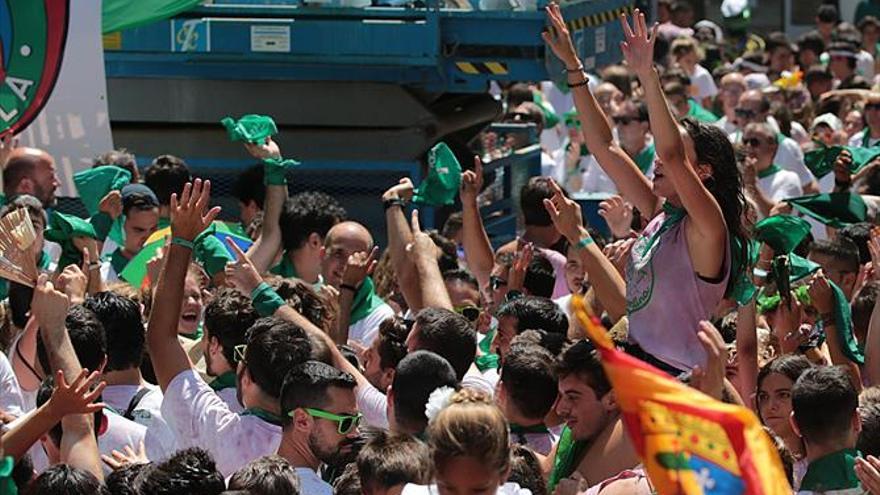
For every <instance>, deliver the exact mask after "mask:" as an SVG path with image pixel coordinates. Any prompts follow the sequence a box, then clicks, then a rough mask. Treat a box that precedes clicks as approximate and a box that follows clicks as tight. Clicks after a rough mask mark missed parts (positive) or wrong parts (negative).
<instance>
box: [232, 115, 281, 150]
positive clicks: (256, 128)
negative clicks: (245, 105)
mask: <svg viewBox="0 0 880 495" xmlns="http://www.w3.org/2000/svg"><path fill="white" fill-rule="evenodd" d="M220 123H221V124H223V127H225V128H226V133H227V134H228V135H229V140H230V141H244V142H246V143H253V144H263V143H265V142H266V138H268V137H272V136H274V135H275V134H278V127H276V126H275V121H274V120H272V117H268V116H266V115H256V114H248V115H243V116H242V117H241V118H240V119H238V120H235V119H233V118H232V117H224V118H223V120H221V121H220Z"/></svg>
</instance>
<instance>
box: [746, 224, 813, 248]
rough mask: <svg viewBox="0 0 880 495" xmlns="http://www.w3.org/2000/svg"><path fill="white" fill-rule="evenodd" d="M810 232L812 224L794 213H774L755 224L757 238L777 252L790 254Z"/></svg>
mask: <svg viewBox="0 0 880 495" xmlns="http://www.w3.org/2000/svg"><path fill="white" fill-rule="evenodd" d="M809 233H810V224H809V223H808V222H807V221H806V220H804V219H803V218H799V217H795V216H792V215H774V216H772V217H767V218H765V219H763V220H761V221H760V222H758V223H756V224H755V239H757V240H759V241H761V242H763V243H766V244H767V245H768V246H770V247H771V248H773V251H774V252H775V253H776V254H788V253H790V252H792V251H793V250H794V248H796V247H798V245H799V244H800V243H801V242H802V241H803V240H804V239H805V238H806V237H807V235H808V234H809Z"/></svg>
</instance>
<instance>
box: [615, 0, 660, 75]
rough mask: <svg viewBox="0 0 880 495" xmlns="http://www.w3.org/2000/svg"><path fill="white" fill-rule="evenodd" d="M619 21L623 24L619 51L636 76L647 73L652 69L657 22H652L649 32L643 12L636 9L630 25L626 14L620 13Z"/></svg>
mask: <svg viewBox="0 0 880 495" xmlns="http://www.w3.org/2000/svg"><path fill="white" fill-rule="evenodd" d="M620 23H621V25H623V36H624V41H621V42H620V51H621V52H623V58H624V59H625V60H626V63H627V65H629V68H630V69H631V70H632V71H633V72H635V73H636V75H637V76H639V77H641V76H643V75H648V74H650V73H651V71H653V70H654V42H655V41H657V28H658V27H659V25H658V24H654V27H653V29H652V30H651V32H648V25H647V23H646V22H645V14H644V12H640V11H639V9H636V10H635V12H633V23H632V27H630V25H629V21H628V20H627V18H626V14H621V15H620Z"/></svg>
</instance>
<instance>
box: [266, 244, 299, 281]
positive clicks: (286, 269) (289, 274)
mask: <svg viewBox="0 0 880 495" xmlns="http://www.w3.org/2000/svg"><path fill="white" fill-rule="evenodd" d="M269 271H270V272H271V273H273V274H274V275H278V276H279V277H282V278H299V275H298V274H297V273H296V266H295V265H294V264H293V261H291V260H290V256H288V252H287V251H285V252H284V254H283V255H282V256H281V261H280V262H279V263H278V264H277V265H275V266H274V267H272V269H271V270H269Z"/></svg>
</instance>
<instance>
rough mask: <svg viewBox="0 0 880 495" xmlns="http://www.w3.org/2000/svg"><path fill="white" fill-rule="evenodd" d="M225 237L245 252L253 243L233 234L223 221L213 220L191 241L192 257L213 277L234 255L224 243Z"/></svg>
mask: <svg viewBox="0 0 880 495" xmlns="http://www.w3.org/2000/svg"><path fill="white" fill-rule="evenodd" d="M227 238H229V239H232V240H233V241H234V242H235V244H236V245H238V247H239V248H241V250H242V251H245V252H247V250H248V249H249V248H250V247H251V245H252V244H253V241H251V240H250V239H248V238H246V237H239V236H237V235H235V234H233V233H232V231H231V229H230V228H229V227H228V226H227V225H226V224H225V223H223V222H213V223H212V224H211V226H210V227H208V228H207V229H205V231H204V232H202V233H201V234H199V235H198V236H197V237H196V239H195V241H193V245H194V250H193V257H194V258H195V260H196V261H197V262H198V263H199V264H200V265H202V268H204V269H205V271H206V272H208V276H211V277H213V276H214V275H215V274H217V273H219V272H222V271H223V269H224V268H226V263H229V262H230V261H234V260H235V255H234V254H233V253H231V252H230V250H229V247H228V246H227V245H226V239H227Z"/></svg>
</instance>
